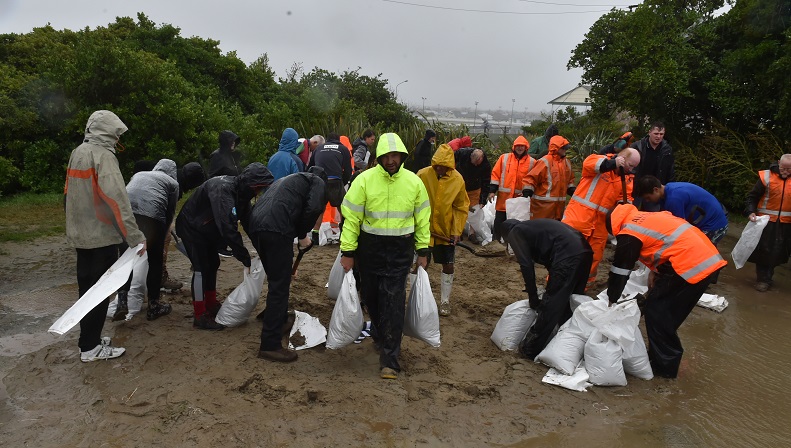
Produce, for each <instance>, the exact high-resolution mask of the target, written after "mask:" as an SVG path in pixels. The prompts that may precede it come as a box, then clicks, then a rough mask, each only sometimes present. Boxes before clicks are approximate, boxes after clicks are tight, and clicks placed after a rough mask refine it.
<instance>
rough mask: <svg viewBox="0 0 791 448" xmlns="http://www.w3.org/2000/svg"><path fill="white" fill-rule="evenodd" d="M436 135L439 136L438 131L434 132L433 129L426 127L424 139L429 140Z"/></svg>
mask: <svg viewBox="0 0 791 448" xmlns="http://www.w3.org/2000/svg"><path fill="white" fill-rule="evenodd" d="M436 136H437V133H436V132H434V130H433V129H426V135H425V136H424V137H423V140H428V139H430V138H431V137H436Z"/></svg>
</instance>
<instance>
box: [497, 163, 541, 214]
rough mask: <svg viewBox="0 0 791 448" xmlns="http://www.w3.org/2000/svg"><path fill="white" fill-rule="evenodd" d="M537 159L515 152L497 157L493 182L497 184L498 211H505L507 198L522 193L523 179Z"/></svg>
mask: <svg viewBox="0 0 791 448" xmlns="http://www.w3.org/2000/svg"><path fill="white" fill-rule="evenodd" d="M535 163H536V161H535V159H534V158H532V157H530V156H529V155H527V151H525V154H524V155H523V156H522V158H517V157H516V155H515V154H514V153H513V152H510V153H506V154H503V155H501V156H500V158H499V159H497V163H495V164H494V168H492V178H491V181H490V182H491V183H492V184H493V185H497V203H496V204H495V206H494V208H495V209H496V210H497V211H501V212H504V211H505V200H506V199H510V198H515V197H516V195H517V193H520V194H521V193H522V187H523V185H522V179H524V177H525V175H527V173H528V172H530V170H531V169H533V167H534V166H535Z"/></svg>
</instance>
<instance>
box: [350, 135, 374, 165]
mask: <svg viewBox="0 0 791 448" xmlns="http://www.w3.org/2000/svg"><path fill="white" fill-rule="evenodd" d="M374 141H376V134H374V131H372V130H370V129H366V130H365V131H363V135H362V137H360V138H358V139H356V140H354V143H352V147H353V148H354V152H353V154H354V171H362V170H364V169H366V168H368V159H370V158H371V151H370V149H369V148H370V147H371V146H372V145H373V144H374Z"/></svg>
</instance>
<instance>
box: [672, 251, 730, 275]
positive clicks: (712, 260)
mask: <svg viewBox="0 0 791 448" xmlns="http://www.w3.org/2000/svg"><path fill="white" fill-rule="evenodd" d="M720 261H722V257H721V256H720V254H715V255H712V256H711V257H709V258H707V259H705V260H703V261H702V262H701V263H700V264H698V265H697V266H695V267H694V268H692V269H690V270H688V271H687V272H685V273H683V274H680V275H681V278H683V279H684V280H686V281H689V280H690V279H691V278H693V277H695V276H696V275H698V274H700V273H701V272H703V271H705V270H706V269H708V268H710V267H712V266H714V265H715V264H717V263H719V262H720Z"/></svg>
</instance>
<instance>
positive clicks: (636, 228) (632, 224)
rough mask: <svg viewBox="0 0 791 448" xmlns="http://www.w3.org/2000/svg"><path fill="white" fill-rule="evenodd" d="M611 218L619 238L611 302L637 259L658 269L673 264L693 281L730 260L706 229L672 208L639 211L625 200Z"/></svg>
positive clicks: (676, 270) (618, 295) (687, 279)
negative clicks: (677, 215) (699, 227)
mask: <svg viewBox="0 0 791 448" xmlns="http://www.w3.org/2000/svg"><path fill="white" fill-rule="evenodd" d="M610 219H611V229H610V230H611V231H612V234H613V235H615V236H616V237H617V240H618V244H617V246H616V249H615V258H614V261H613V264H612V267H611V268H610V279H609V283H608V287H607V295H608V296H609V299H610V302H616V301H618V299H620V298H621V292H623V288H624V286H625V285H626V281H627V280H628V279H629V275H630V274H631V272H632V268H633V267H634V264H635V262H636V261H637V260H638V259H639V260H640V261H642V262H643V264H645V265H646V266H648V267H649V268H650V269H651V270H652V271H655V272H659V271H660V270H662V271H665V270H666V269H668V268H671V269H672V270H673V271H674V272H675V273H676V274H678V275H679V276H681V278H683V279H684V280H685V281H687V283H691V284H695V283H698V282H700V281H701V280H703V279H705V278H706V277H708V276H709V275H711V274H713V273H714V272H715V271H717V270H718V269H720V268H722V267H723V266H725V265H727V264H728V263H727V262H726V261H725V260H723V259H722V257H721V256H720V253H719V252H718V251H717V248H716V247H714V244H712V243H711V241H709V239H708V237H706V235H704V234H703V232H701V231H700V230H698V228H696V227H695V226H693V225H692V224H690V223H688V222H686V221H685V220H683V219H681V218H677V217H675V216H673V215H671V214H670V212H639V211H637V208H636V207H635V206H634V205H632V204H626V205H620V206H618V207H616V208H615V210H613V212H612V215H611V218H610Z"/></svg>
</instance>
